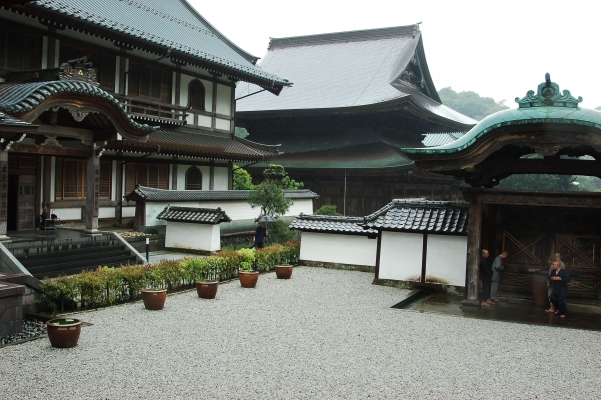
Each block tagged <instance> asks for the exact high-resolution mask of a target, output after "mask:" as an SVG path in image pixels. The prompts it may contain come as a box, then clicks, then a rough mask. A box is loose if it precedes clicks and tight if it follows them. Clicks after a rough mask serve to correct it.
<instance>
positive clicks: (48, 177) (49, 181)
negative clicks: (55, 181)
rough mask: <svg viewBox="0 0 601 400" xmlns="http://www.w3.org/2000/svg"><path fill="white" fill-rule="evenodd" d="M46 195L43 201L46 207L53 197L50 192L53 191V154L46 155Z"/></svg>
mask: <svg viewBox="0 0 601 400" xmlns="http://www.w3.org/2000/svg"><path fill="white" fill-rule="evenodd" d="M43 179H44V196H43V198H42V202H43V203H44V207H46V206H49V205H50V204H49V203H50V202H51V201H52V199H51V198H50V192H51V191H52V188H51V186H52V156H49V155H45V156H44V178H43Z"/></svg>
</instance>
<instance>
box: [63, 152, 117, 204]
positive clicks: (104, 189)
mask: <svg viewBox="0 0 601 400" xmlns="http://www.w3.org/2000/svg"><path fill="white" fill-rule="evenodd" d="M112 168H113V163H112V162H111V161H101V162H100V182H99V191H98V198H100V199H110V198H111V176H112ZM86 170H87V161H86V160H74V159H68V158H57V159H56V169H55V184H54V193H55V197H56V200H57V201H58V200H83V199H85V198H86Z"/></svg>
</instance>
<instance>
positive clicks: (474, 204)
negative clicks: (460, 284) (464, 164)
mask: <svg viewBox="0 0 601 400" xmlns="http://www.w3.org/2000/svg"><path fill="white" fill-rule="evenodd" d="M465 195H468V196H465ZM464 196H465V197H468V198H467V200H468V201H469V212H468V228H467V229H468V230H467V257H466V279H465V300H463V302H462V309H463V310H464V311H467V310H469V309H473V308H478V307H480V301H478V268H479V265H480V247H481V237H482V191H481V189H479V188H478V189H475V188H474V189H470V190H469V191H468V190H466V191H465V192H464Z"/></svg>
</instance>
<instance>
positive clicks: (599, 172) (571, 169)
mask: <svg viewBox="0 0 601 400" xmlns="http://www.w3.org/2000/svg"><path fill="white" fill-rule="evenodd" d="M518 171H519V172H518ZM516 173H519V174H558V175H587V176H597V177H601V162H599V161H596V160H573V159H570V160H566V159H559V158H552V159H548V158H547V159H522V158H520V159H517V160H515V159H501V160H486V161H484V162H483V163H482V164H481V166H480V174H481V175H482V176H484V177H496V176H508V175H512V174H516Z"/></svg>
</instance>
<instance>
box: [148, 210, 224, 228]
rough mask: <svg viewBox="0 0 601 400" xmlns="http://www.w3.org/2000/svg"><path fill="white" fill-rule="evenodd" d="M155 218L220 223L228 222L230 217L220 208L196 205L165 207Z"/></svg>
mask: <svg viewBox="0 0 601 400" xmlns="http://www.w3.org/2000/svg"><path fill="white" fill-rule="evenodd" d="M157 219H162V220H164V221H171V222H185V223H191V224H192V223H193V224H211V225H215V224H220V223H222V222H230V221H231V219H230V217H228V216H227V214H226V213H225V211H223V210H222V209H221V208H219V207H218V208H196V207H173V206H171V205H169V206H167V207H165V209H164V210H163V211H161V212H160V213H159V215H157Z"/></svg>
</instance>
